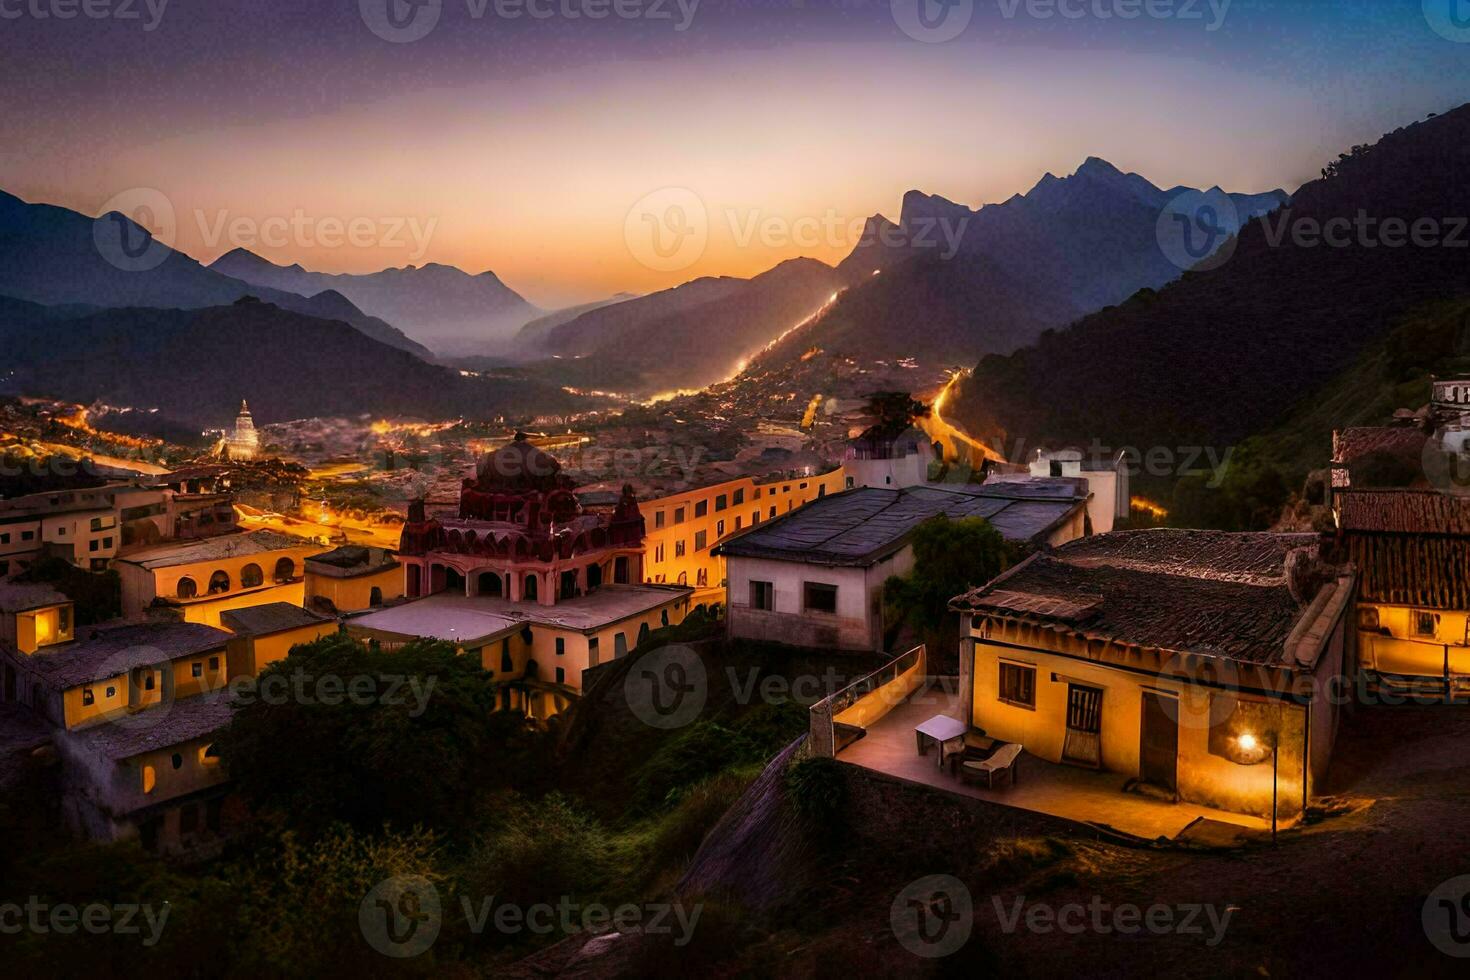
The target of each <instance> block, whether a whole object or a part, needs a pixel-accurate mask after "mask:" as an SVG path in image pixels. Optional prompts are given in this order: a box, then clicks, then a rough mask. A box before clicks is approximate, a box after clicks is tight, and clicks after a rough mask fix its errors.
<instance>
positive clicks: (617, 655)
mask: <svg viewBox="0 0 1470 980" xmlns="http://www.w3.org/2000/svg"><path fill="white" fill-rule="evenodd" d="M627 655H628V636H627V634H626V633H617V634H614V635H613V657H614V659H619V660H620V659H622V658H623V657H626V656H627Z"/></svg>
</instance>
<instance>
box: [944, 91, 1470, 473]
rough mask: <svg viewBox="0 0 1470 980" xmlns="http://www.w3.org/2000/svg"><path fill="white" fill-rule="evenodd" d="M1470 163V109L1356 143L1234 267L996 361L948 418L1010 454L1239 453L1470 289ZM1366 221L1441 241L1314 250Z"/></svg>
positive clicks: (1234, 258)
mask: <svg viewBox="0 0 1470 980" xmlns="http://www.w3.org/2000/svg"><path fill="white" fill-rule="evenodd" d="M1467 166H1470V107H1461V108H1459V109H1456V110H1455V111H1453V112H1450V113H1447V114H1444V115H1441V116H1438V117H1436V118H1432V119H1429V120H1427V121H1425V122H1419V123H1415V124H1413V125H1411V126H1408V127H1405V128H1401V129H1398V130H1395V131H1394V132H1392V133H1390V134H1388V135H1386V136H1384V137H1383V138H1382V139H1381V140H1380V141H1379V142H1378V143H1376V144H1373V145H1372V146H1360V147H1355V148H1354V149H1353V151H1352V152H1351V153H1350V154H1344V155H1343V156H1341V157H1340V158H1339V160H1338V161H1337V162H1335V163H1333V164H1331V165H1329V166H1328V167H1327V168H1326V169H1324V171H1323V177H1322V179H1320V180H1315V181H1312V182H1311V183H1308V184H1306V185H1305V186H1304V187H1302V188H1301V189H1300V190H1299V191H1298V192H1297V193H1296V195H1295V196H1294V197H1293V199H1292V202H1291V205H1290V207H1289V208H1283V209H1281V210H1280V211H1278V212H1276V213H1275V214H1273V215H1270V216H1268V217H1266V218H1264V219H1261V220H1256V221H1251V222H1249V223H1247V224H1246V225H1245V226H1244V227H1243V229H1242V230H1241V232H1240V234H1239V236H1238V240H1237V241H1236V242H1235V250H1234V253H1233V255H1231V257H1230V258H1229V260H1228V261H1226V262H1225V263H1224V264H1223V265H1220V266H1218V267H1216V268H1213V269H1211V270H1210V271H1199V270H1196V271H1191V272H1189V273H1187V274H1185V275H1184V276H1183V277H1182V279H1180V280H1179V281H1178V282H1175V283H1173V284H1172V285H1169V286H1166V287H1165V288H1163V289H1161V290H1158V291H1157V292H1156V291H1154V290H1143V291H1141V292H1140V293H1138V294H1137V295H1135V296H1133V297H1132V298H1131V299H1129V300H1128V301H1126V302H1125V303H1123V304H1121V305H1119V306H1116V307H1111V308H1108V309H1104V310H1102V311H1100V312H1098V313H1095V314H1093V315H1091V316H1088V317H1086V318H1084V319H1082V320H1080V321H1079V322H1077V323H1075V324H1073V325H1072V326H1071V327H1069V328H1068V329H1066V330H1058V331H1055V332H1049V333H1047V334H1045V335H1043V336H1042V337H1041V339H1040V340H1039V342H1037V343H1036V344H1035V345H1034V346H1030V347H1026V348H1024V349H1022V350H1018V351H1016V352H1015V353H1013V354H1011V355H1010V356H1005V357H1001V356H994V357H987V358H985V359H984V360H983V361H982V362H981V363H980V365H979V367H978V369H977V370H976V372H975V374H974V377H973V378H972V379H971V380H970V381H968V382H967V383H966V384H965V385H964V386H963V387H962V389H961V391H960V392H959V395H958V397H957V398H956V400H955V401H954V403H953V404H952V405H951V407H950V414H951V416H952V417H955V418H957V419H959V420H960V421H962V422H964V423H966V424H967V425H968V426H969V427H970V428H971V429H972V431H973V432H975V434H977V435H982V436H988V437H989V438H990V439H992V440H996V441H997V442H999V441H1000V440H1003V439H1009V440H1012V442H1011V443H1010V444H1012V445H1014V440H1016V439H1024V440H1025V441H1026V443H1027V445H1028V446H1029V445H1032V444H1035V443H1037V442H1082V443H1085V442H1088V441H1090V440H1091V439H1093V438H1097V439H1099V440H1101V441H1102V442H1103V443H1104V444H1106V445H1109V446H1112V447H1118V446H1123V445H1133V446H1142V447H1148V446H1160V445H1161V446H1180V445H1196V446H1212V447H1226V446H1230V445H1233V444H1234V443H1235V442H1237V441H1238V440H1239V439H1241V438H1242V437H1243V436H1246V435H1248V434H1250V433H1253V432H1257V431H1260V430H1261V429H1263V428H1264V427H1266V426H1268V425H1270V424H1271V423H1273V422H1274V421H1276V420H1279V419H1280V418H1282V417H1283V415H1284V414H1285V413H1286V412H1287V411H1288V410H1289V409H1291V408H1292V406H1293V405H1296V404H1300V403H1301V402H1303V400H1304V399H1307V398H1310V397H1312V395H1313V392H1315V391H1316V390H1318V389H1319V388H1320V387H1321V386H1323V385H1324V384H1326V383H1327V382H1328V381H1329V380H1330V379H1332V378H1333V377H1334V376H1336V375H1337V374H1338V373H1340V372H1341V371H1343V370H1344V369H1345V368H1346V366H1347V365H1349V364H1350V363H1352V362H1353V360H1354V359H1355V358H1357V357H1358V356H1359V355H1360V354H1361V352H1362V351H1363V350H1364V349H1365V347H1366V346H1367V345H1368V344H1370V343H1372V342H1373V341H1375V340H1376V339H1378V338H1381V337H1383V336H1384V335H1385V334H1387V333H1388V332H1389V330H1390V329H1391V328H1392V327H1393V326H1394V325H1395V324H1396V323H1397V322H1399V321H1400V320H1401V319H1402V317H1403V316H1404V315H1405V314H1406V313H1407V312H1408V311H1410V310H1412V309H1414V308H1415V307H1417V306H1418V305H1420V304H1423V303H1426V302H1428V301H1433V300H1445V299H1454V298H1456V297H1463V296H1465V295H1467V294H1470V279H1467V276H1466V273H1467V270H1470V262H1467V257H1470V246H1467V243H1470V231H1467V230H1466V229H1465V228H1464V227H1463V225H1464V219H1463V217H1461V218H1457V217H1456V216H1464V215H1470V184H1467V183H1466V182H1465V180H1464V174H1465V173H1466V171H1467ZM1360 215H1361V216H1362V217H1363V218H1364V219H1367V220H1371V221H1372V222H1374V227H1375V228H1379V229H1381V228H1382V223H1383V222H1384V221H1385V220H1386V219H1391V218H1392V219H1399V220H1401V221H1403V222H1404V223H1405V225H1406V226H1412V225H1413V224H1414V223H1415V222H1416V221H1423V220H1427V221H1430V222H1432V224H1433V226H1434V227H1435V228H1438V229H1439V230H1440V231H1439V234H1440V236H1441V241H1442V244H1439V245H1437V246H1433V247H1424V246H1417V245H1414V244H1412V243H1411V242H1409V241H1402V240H1401V241H1402V243H1401V244H1400V245H1398V246H1397V247H1394V246H1390V245H1388V244H1386V242H1387V238H1380V239H1371V238H1369V239H1362V240H1360V239H1359V238H1358V237H1357V236H1356V233H1353V234H1349V235H1347V236H1346V238H1345V239H1342V240H1343V241H1344V244H1342V245H1341V247H1336V246H1332V245H1329V244H1326V243H1325V242H1324V241H1322V240H1321V238H1320V237H1319V238H1318V239H1317V241H1316V244H1312V239H1311V237H1310V231H1311V228H1312V227H1314V226H1315V227H1317V228H1322V227H1324V226H1325V225H1326V224H1327V222H1329V221H1332V220H1333V219H1338V220H1339V221H1340V222H1342V223H1343V224H1342V229H1343V230H1346V229H1348V228H1351V227H1353V226H1354V224H1355V223H1357V222H1358V221H1359V216H1360ZM1293 229H1295V230H1296V231H1295V232H1294V231H1293ZM1298 232H1301V233H1304V234H1305V236H1306V237H1299V235H1298V234H1297V233H1298ZM1452 238H1454V239H1455V240H1456V241H1457V242H1458V244H1452V243H1451V239H1452ZM1375 241H1376V244H1375Z"/></svg>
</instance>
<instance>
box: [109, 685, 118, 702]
mask: <svg viewBox="0 0 1470 980" xmlns="http://www.w3.org/2000/svg"><path fill="white" fill-rule="evenodd" d="M115 697H117V688H115V687H109V688H108V689H107V699H108V700H109V701H110V700H112V699H113V698H115Z"/></svg>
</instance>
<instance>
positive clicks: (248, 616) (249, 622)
mask: <svg viewBox="0 0 1470 980" xmlns="http://www.w3.org/2000/svg"><path fill="white" fill-rule="evenodd" d="M219 618H220V622H221V623H223V624H224V626H225V628H226V629H229V630H231V631H233V632H235V633H237V634H240V635H242V636H264V635H265V634H268V633H279V632H281V631H283V630H294V629H299V628H300V627H302V626H318V625H320V624H322V623H326V622H330V619H329V618H328V617H326V616H318V615H317V614H316V613H314V612H310V611H309V610H306V609H303V608H301V607H300V606H296V605H292V604H291V603H289V602H267V603H264V604H262V605H259V606H245V607H243V608H240V609H227V610H225V611H224V612H222V613H220V616H219Z"/></svg>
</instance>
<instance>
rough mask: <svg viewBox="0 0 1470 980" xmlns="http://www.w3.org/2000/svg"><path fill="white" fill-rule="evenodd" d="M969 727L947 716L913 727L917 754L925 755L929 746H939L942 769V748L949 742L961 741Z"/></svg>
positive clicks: (931, 719)
mask: <svg viewBox="0 0 1470 980" xmlns="http://www.w3.org/2000/svg"><path fill="white" fill-rule="evenodd" d="M969 730H970V726H969V725H967V724H965V723H964V722H962V721H960V720H958V719H956V718H951V717H950V716H949V715H935V716H934V717H933V718H930V719H929V720H928V721H926V722H924V723H923V724H920V725H916V726H914V741H915V742H916V743H917V745H918V749H919V754H920V755H925V754H927V752H928V750H929V744H930V743H931V742H932V743H933V744H935V745H937V746H939V768H941V769H943V768H944V747H945V746H946V745H947V744H949V743H950V742H954V741H957V740H963V739H964V737H965V732H967V731H969Z"/></svg>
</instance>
